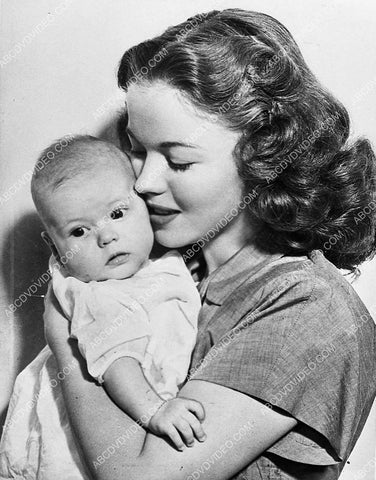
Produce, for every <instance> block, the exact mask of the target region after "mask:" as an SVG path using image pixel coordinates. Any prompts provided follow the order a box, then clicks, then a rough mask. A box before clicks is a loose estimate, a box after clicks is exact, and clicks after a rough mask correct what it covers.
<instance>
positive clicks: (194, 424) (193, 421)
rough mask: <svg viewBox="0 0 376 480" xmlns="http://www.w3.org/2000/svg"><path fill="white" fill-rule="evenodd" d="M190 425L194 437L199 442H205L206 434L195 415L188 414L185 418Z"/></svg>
mask: <svg viewBox="0 0 376 480" xmlns="http://www.w3.org/2000/svg"><path fill="white" fill-rule="evenodd" d="M185 419H186V420H187V422H188V423H189V425H190V426H191V429H192V431H193V434H194V436H195V437H196V438H197V440H198V441H199V442H203V441H205V440H206V433H205V432H204V429H203V428H202V425H201V422H200V421H199V420H198V419H197V417H196V416H195V415H193V413H190V412H187V415H186V417H185Z"/></svg>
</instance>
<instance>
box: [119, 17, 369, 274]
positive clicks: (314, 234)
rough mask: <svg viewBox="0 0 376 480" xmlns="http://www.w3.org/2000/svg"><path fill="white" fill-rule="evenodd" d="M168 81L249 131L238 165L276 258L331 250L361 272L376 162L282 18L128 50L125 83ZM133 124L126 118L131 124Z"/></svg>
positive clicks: (341, 263)
mask: <svg viewBox="0 0 376 480" xmlns="http://www.w3.org/2000/svg"><path fill="white" fill-rule="evenodd" d="M155 80H160V81H164V82H166V83H167V84H169V85H170V86H172V87H174V88H176V89H178V90H179V91H180V92H181V93H182V95H184V96H185V97H186V98H187V99H189V100H190V101H191V102H192V103H193V104H194V105H196V106H197V107H198V108H199V109H201V110H202V111H204V112H207V113H209V114H215V115H217V116H219V117H220V118H221V120H222V121H223V123H224V124H225V125H227V126H228V127H229V128H230V129H233V130H235V131H239V132H241V133H242V135H241V138H240V140H239V142H238V144H237V145H236V148H235V151H234V157H235V161H236V164H237V168H238V172H239V175H240V176H241V178H242V179H243V183H244V187H245V192H246V193H249V192H252V193H253V197H252V198H253V200H252V202H251V203H250V204H249V206H248V208H249V212H250V214H251V218H252V221H254V222H256V223H257V225H259V227H260V230H259V232H260V233H259V236H258V239H259V241H260V244H261V245H263V247H264V248H267V249H268V250H269V251H280V252H283V253H285V254H288V255H299V254H304V253H307V252H309V251H310V250H313V249H321V250H322V251H323V253H324V255H325V256H326V257H327V258H328V259H329V260H330V261H331V262H332V263H334V264H335V265H336V266H337V267H339V268H346V269H350V270H354V269H355V267H356V265H358V264H359V263H361V262H362V261H364V260H365V259H367V258H370V257H371V256H372V255H373V254H374V252H375V215H374V209H375V208H376V202H375V200H376V198H375V187H376V186H375V156H374V153H373V151H372V148H371V146H370V144H369V142H368V141H367V140H366V139H358V140H356V141H353V142H351V143H350V142H349V140H348V137H349V116H348V113H347V111H346V109H345V108H344V107H343V105H342V104H341V103H340V102H339V101H338V100H337V99H335V98H334V97H333V96H332V95H331V94H330V93H329V92H328V91H327V90H326V89H324V88H323V87H322V85H320V83H319V82H318V80H317V79H316V78H315V76H314V75H313V73H312V72H311V71H310V70H309V68H308V66H307V65H306V63H305V61H304V59H303V57H302V54H301V52H300V50H299V48H298V46H297V44H296V43H295V41H294V39H293V38H292V36H291V34H290V33H289V31H288V30H287V29H286V28H285V27H284V26H283V25H282V24H281V23H279V22H278V21H277V20H275V19H274V18H272V17H270V16H268V15H265V14H262V13H257V12H250V11H244V10H240V9H228V10H223V11H212V12H209V13H206V14H199V15H196V16H195V17H192V18H190V19H188V20H187V21H186V22H183V23H181V24H179V25H176V26H174V27H170V28H169V29H167V30H166V32H164V33H163V34H162V35H160V36H158V37H155V38H153V39H151V40H147V41H145V42H143V43H141V44H139V45H137V46H134V47H132V48H131V49H129V50H128V51H126V52H125V54H124V55H123V58H122V60H121V62H120V67H119V72H118V81H119V86H120V87H121V88H123V89H124V90H127V88H128V87H129V86H130V85H131V84H132V83H134V82H152V81H155ZM125 121H126V120H125Z"/></svg>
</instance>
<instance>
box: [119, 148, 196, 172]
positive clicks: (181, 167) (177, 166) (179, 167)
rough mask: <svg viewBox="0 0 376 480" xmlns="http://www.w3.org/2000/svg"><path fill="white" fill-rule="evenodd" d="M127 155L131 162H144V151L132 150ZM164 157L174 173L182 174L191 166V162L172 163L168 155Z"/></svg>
mask: <svg viewBox="0 0 376 480" xmlns="http://www.w3.org/2000/svg"><path fill="white" fill-rule="evenodd" d="M128 153H129V155H130V157H131V161H132V160H133V161H134V160H141V161H145V160H146V155H147V153H146V150H142V149H136V148H132V149H131V150H129V152H128ZM164 157H165V159H166V161H167V164H168V166H169V167H170V168H171V170H174V171H176V172H183V171H185V170H188V169H189V168H191V166H192V165H193V162H182V163H178V162H173V161H172V160H171V157H170V155H166V154H164Z"/></svg>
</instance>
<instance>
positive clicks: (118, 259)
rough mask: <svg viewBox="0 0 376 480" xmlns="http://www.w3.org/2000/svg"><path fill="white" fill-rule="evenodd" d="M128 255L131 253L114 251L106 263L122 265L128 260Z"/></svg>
mask: <svg viewBox="0 0 376 480" xmlns="http://www.w3.org/2000/svg"><path fill="white" fill-rule="evenodd" d="M128 257H129V253H126V252H117V253H114V254H113V255H111V256H110V258H109V259H108V260H107V263H106V265H112V266H117V265H122V264H123V263H125V262H127V261H128Z"/></svg>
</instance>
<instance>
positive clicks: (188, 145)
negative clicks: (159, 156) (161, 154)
mask: <svg viewBox="0 0 376 480" xmlns="http://www.w3.org/2000/svg"><path fill="white" fill-rule="evenodd" d="M125 131H126V132H127V134H128V135H129V136H131V137H132V138H134V139H135V140H136V142H137V143H141V142H140V141H139V140H138V139H137V137H136V136H135V134H134V133H133V132H132V130H131V129H130V128H129V127H127V128H126V129H125ZM158 147H159V148H173V147H185V148H200V147H199V145H195V144H193V143H189V142H175V141H174V142H162V143H160V144H159V145H158Z"/></svg>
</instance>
